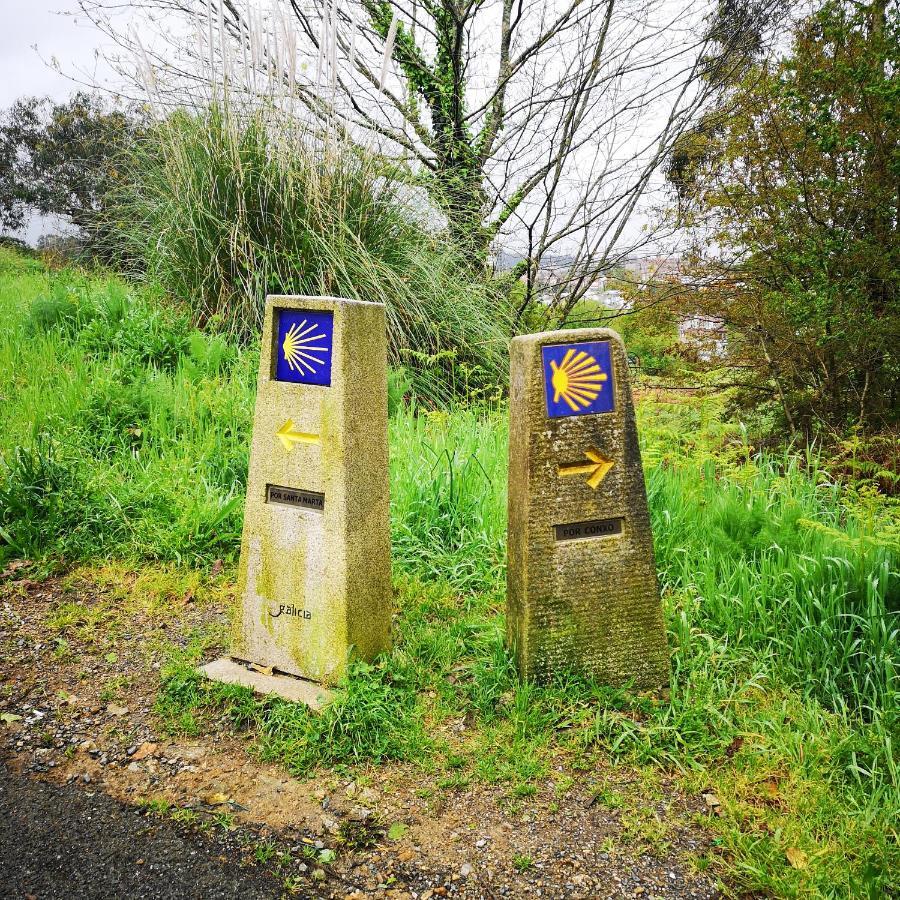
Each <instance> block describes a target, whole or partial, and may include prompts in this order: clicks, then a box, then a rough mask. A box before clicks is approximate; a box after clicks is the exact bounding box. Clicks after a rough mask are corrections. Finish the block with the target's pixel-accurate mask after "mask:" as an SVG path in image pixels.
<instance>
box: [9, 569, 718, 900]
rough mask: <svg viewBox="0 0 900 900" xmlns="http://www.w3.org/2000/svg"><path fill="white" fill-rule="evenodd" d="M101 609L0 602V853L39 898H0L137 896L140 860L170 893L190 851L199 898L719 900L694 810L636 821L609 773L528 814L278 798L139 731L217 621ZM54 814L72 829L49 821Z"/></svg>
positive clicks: (216, 752)
mask: <svg viewBox="0 0 900 900" xmlns="http://www.w3.org/2000/svg"><path fill="white" fill-rule="evenodd" d="M110 590H111V589H110V588H109V586H108V585H107V586H103V585H98V584H97V583H93V582H91V581H90V580H89V579H88V580H83V581H80V582H79V581H76V582H75V583H73V582H72V580H71V579H70V580H68V581H67V582H60V581H54V580H51V581H31V580H28V579H20V580H19V581H9V580H8V581H7V582H6V583H5V584H3V583H0V656H2V657H3V666H2V685H0V717H2V721H0V755H3V756H5V758H6V765H7V767H8V770H9V773H11V774H6V775H4V780H3V790H4V791H5V792H8V794H9V797H8V798H7V797H4V798H3V799H2V801H0V802H2V803H4V804H7V805H10V807H12V806H15V805H17V804H21V807H22V808H23V809H30V810H33V814H32V815H31V816H30V818H29V819H28V820H27V821H26V823H25V824H24V825H23V824H22V817H21V816H20V817H18V819H17V820H15V821H12V820H11V821H10V822H6V823H5V826H4V830H3V831H2V840H3V843H4V849H3V851H2V852H3V853H5V854H7V858H9V859H13V858H14V856H15V853H16V844H17V841H18V840H19V839H18V838H17V834H22V835H25V839H26V840H27V842H28V846H29V847H33V850H29V851H28V852H27V853H25V854H23V857H22V860H23V861H22V863H21V865H20V866H19V868H18V869H16V870H15V871H17V872H19V873H20V875H18V876H15V877H19V878H21V877H22V876H21V873H22V872H24V871H26V870H27V869H30V871H31V872H32V873H33V874H32V877H35V878H37V877H41V878H45V879H47V880H45V881H43V882H36V883H39V884H43V885H44V888H42V889H41V890H30V889H28V886H27V884H26V882H25V881H21V880H20V881H16V882H13V888H14V889H13V891H12V896H24V895H25V894H27V893H30V894H33V895H34V896H36V897H39V898H43V897H47V896H56V894H54V893H53V890H54V888H53V887H52V885H53V884H54V883H55V882H54V881H53V878H65V877H74V876H71V869H69V868H65V866H68V864H69V863H68V859H69V858H71V857H72V856H78V857H83V858H84V859H85V860H88V862H86V863H85V866H86V867H87V869H88V870H89V869H90V867H91V866H101V865H104V866H107V867H108V868H109V871H110V873H111V875H110V877H111V878H114V879H116V878H118V879H123V878H126V877H131V878H137V877H138V876H137V875H135V869H134V867H135V865H136V859H138V858H142V859H144V860H145V864H147V863H148V861H151V860H158V862H159V866H160V867H161V868H160V871H162V870H164V869H166V867H167V866H172V872H173V873H174V874H173V878H175V879H177V878H178V877H179V876H178V873H179V871H180V869H179V868H178V864H177V863H173V862H172V860H175V859H177V857H178V856H179V855H183V854H185V853H187V854H191V852H192V851H193V854H194V855H193V856H190V855H189V857H188V858H189V859H191V860H197V862H196V865H197V866H198V867H199V866H201V864H202V866H203V869H202V872H203V874H202V877H203V878H205V879H208V880H207V881H205V882H203V883H204V884H207V885H210V887H209V889H208V890H206V891H204V893H203V896H208V897H214V896H223V897H226V896H236V895H237V894H236V893H235V894H232V893H230V891H231V889H232V884H235V885H237V884H241V883H243V882H241V878H245V877H246V879H248V881H247V884H248V885H249V887H248V888H246V889H241V894H242V896H250V897H255V896H280V895H282V894H284V895H291V894H293V895H296V896H311V897H323V898H326V897H327V898H348V897H353V898H356V900H359V898H363V897H388V898H394V900H413V898H415V900H434V898H438V897H443V896H452V897H460V898H473V900H474V898H494V897H510V898H512V897H582V898H587V897H622V896H644V897H677V898H707V897H715V896H719V894H718V891H717V889H716V884H715V881H714V880H713V879H712V878H710V877H708V876H706V875H704V874H702V873H698V872H696V871H695V870H694V867H693V865H692V859H694V858H695V857H696V856H697V855H702V854H703V853H704V852H705V851H706V850H707V848H708V845H709V840H708V838H707V836H706V835H704V834H703V833H702V831H701V830H700V829H698V828H697V827H696V826H695V825H694V824H693V823H692V820H693V818H694V814H695V813H696V812H698V811H699V809H700V808H701V806H702V801H699V800H698V799H697V798H688V797H684V796H681V795H679V794H678V792H677V790H675V789H674V786H673V788H672V790H666V791H664V792H663V795H662V796H661V797H658V798H657V799H655V800H654V801H653V802H652V803H651V804H650V805H649V806H648V804H647V800H646V794H645V793H642V792H641V791H640V790H639V788H640V785H638V784H637V783H636V781H635V777H636V776H634V774H629V772H628V771H626V770H622V769H608V770H604V771H597V772H587V773H585V772H568V771H567V770H566V769H565V765H564V763H560V764H559V766H558V767H557V766H554V769H555V770H556V769H558V771H554V779H553V780H548V782H547V783H546V784H540V785H538V786H537V791H536V793H535V794H534V795H533V796H529V797H525V798H515V799H512V800H511V798H510V797H509V795H508V794H507V793H506V792H505V791H504V789H503V788H502V786H493V785H482V784H470V785H466V786H460V787H448V786H447V785H446V784H442V783H441V781H440V773H438V774H429V773H427V772H425V771H423V769H422V768H421V767H417V766H412V765H398V764H392V765H384V766H380V767H378V768H371V769H369V770H354V771H353V772H350V773H342V774H338V773H337V772H334V771H331V770H324V771H322V772H320V773H318V774H317V775H316V777H315V778H312V779H298V778H294V777H291V776H290V775H289V774H288V773H287V772H286V771H285V770H284V769H283V768H280V767H278V766H275V765H266V764H263V763H260V762H258V761H256V760H255V759H254V758H253V757H252V755H251V754H250V752H249V745H248V743H247V742H246V741H245V740H244V739H243V738H242V737H240V736H235V735H233V734H232V733H231V732H230V731H228V730H227V729H225V728H224V727H223V728H222V729H220V730H215V729H214V730H213V732H212V733H208V734H204V735H202V736H198V737H197V738H196V739H171V738H169V737H167V736H166V735H165V734H163V733H162V732H161V731H160V727H159V723H158V722H157V720H156V719H155V717H154V715H153V713H152V705H153V701H154V698H155V695H156V690H157V686H158V680H159V675H158V670H159V665H160V661H161V659H162V658H164V655H165V653H166V652H167V650H166V647H167V645H168V646H170V645H172V644H175V645H178V644H184V643H185V642H186V640H187V636H188V635H189V634H192V633H193V634H196V633H198V631H199V632H204V631H205V632H206V633H219V632H221V623H222V621H223V619H224V613H223V610H222V609H221V608H219V607H216V606H215V605H208V604H207V605H203V604H197V603H193V602H185V603H184V604H182V605H181V606H180V607H179V614H178V617H177V621H176V620H175V619H173V618H171V617H169V618H165V617H163V618H159V617H156V618H155V617H153V616H151V615H145V614H143V613H142V612H141V611H140V609H138V608H137V607H135V606H134V604H133V603H132V602H131V601H129V600H128V598H125V599H121V600H120V601H117V602H110V599H111V598H110V595H109V591H110ZM79 610H81V612H79ZM98 611H99V612H100V613H102V615H100V614H99V613H98ZM107 613H108V614H107ZM60 622H63V623H64V625H63V627H60V624H59V623H60ZM217 629H218V631H217ZM61 642H62V643H61ZM216 652H217V649H216V648H214V647H210V656H214V655H215V653H216ZM28 777H30V778H32V779H39V780H41V781H44V782H48V784H46V785H39V784H30V783H29V782H28V781H25V780H22V779H25V778H28ZM561 785H562V786H563V788H564V789H562V790H561V789H560V786H561ZM10 798H11V799H10ZM117 802H119V803H122V804H126V805H129V806H130V807H132V808H130V809H129V808H128V807H127V806H123V807H121V808H120V807H119V806H117V805H116V803H117ZM63 803H64V804H68V806H69V807H70V808H71V816H72V818H71V819H70V820H69V819H60V818H58V817H57V818H54V817H53V815H52V812H53V810H54V807H56V808H57V809H58V808H59V807H60V804H63ZM110 804H111V805H110ZM135 807H138V808H139V809H140V810H141V811H140V812H139V811H138V809H135ZM92 810H95V811H96V815H97V816H98V817H99V823H100V824H99V825H98V828H99V830H98V831H97V832H96V833H93V832H91V830H90V828H91V827H93V826H92V825H90V823H89V822H88V818H86V817H90V816H91V814H92V813H91V811H92ZM0 813H2V810H0ZM3 814H4V815H5V813H3ZM67 823H68V824H67ZM85 823H88V824H85ZM104 823H105V824H104ZM107 826H108V827H107ZM185 829H187V830H185ZM91 834H93V837H89V836H90V835H91ZM107 836H108V837H107ZM129 836H130V837H129ZM61 840H62V841H63V844H62V846H65V847H68V848H69V849H68V850H66V851H64V852H61V853H60V854H57V855H59V856H60V857H61V858H60V859H59V860H57V861H55V862H54V861H53V860H52V859H50V858H49V857H43V859H44V860H45V862H44V863H42V862H41V860H42V857H41V855H40V850H39V848H40V847H41V846H42V844H43V846H44V847H45V848H46V847H52V846H54V844H56V843H58V842H59V841H61ZM66 841H69V843H68V844H66ZM179 842H181V843H179ZM82 845H83V847H84V848H89V847H93V848H94V849H93V850H90V851H88V850H84V849H83V848H82ZM85 854H87V855H85ZM91 854H93V855H91ZM219 857H224V859H219ZM151 864H152V865H154V866H155V865H156V863H155V862H154V863H151ZM42 865H43V866H44V867H45V869H46V871H44V870H43V869H42V868H41V866H42ZM193 866H194V862H192V863H191V867H193ZM23 867H24V868H23ZM60 867H62V868H60ZM241 867H248V868H246V870H245V869H244V868H241ZM142 871H143V870H142ZM147 871H150V870H149V869H148V870H147ZM153 871H154V872H155V871H156V870H155V869H154V870H153ZM198 871H200V870H199V869H198ZM66 873H69V874H68V875H67V874H66ZM129 873H130V874H129ZM85 877H87V876H85ZM141 877H144V876H143V875H141ZM161 877H162V876H161ZM88 883H93V884H96V885H97V886H98V887H97V889H98V891H99V893H96V894H83V896H125V895H127V896H161V897H162V896H170V895H168V894H165V893H153V892H152V891H150V892H149V893H147V894H144V895H142V894H140V893H139V890H140V886H141V884H142V883H143V882H140V881H133V882H127V883H126V882H125V881H121V882H116V881H115V880H113V881H111V882H100V881H97V882H91V881H89V880H88V881H85V884H88ZM117 883H120V884H121V885H122V887H123V889H122V890H118V889H115V888H116V884H117ZM173 883H177V881H176V882H173ZM107 884H108V885H109V890H108V891H107V889H106V887H105V885H107ZM132 884H133V885H135V886H136V887H134V891H137V893H135V892H133V891H132V890H131V889H130V888H129V885H132ZM48 886H49V887H48ZM216 886H219V887H216ZM101 888H102V889H101ZM217 889H218V890H220V891H221V892H220V893H218V894H217V893H215V890H217ZM17 891H18V892H19V893H18V894H17V893H16V892H17ZM254 891H257V893H253V892H254ZM259 891H263V893H259ZM266 892H268V893H266ZM70 895H78V892H77V891H73V892H72V893H70ZM175 895H176V894H172V895H171V896H175ZM177 896H191V895H190V894H177Z"/></svg>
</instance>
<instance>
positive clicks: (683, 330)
mask: <svg viewBox="0 0 900 900" xmlns="http://www.w3.org/2000/svg"><path fill="white" fill-rule="evenodd" d="M678 340H679V342H680V343H681V344H684V345H685V346H688V347H690V348H691V349H693V350H694V352H695V353H696V354H697V358H698V359H700V360H703V361H704V362H711V361H712V360H714V359H720V358H721V357H723V356H724V355H725V353H726V351H727V350H728V337H727V334H726V330H725V322H724V320H723V319H720V318H719V317H718V316H704V315H701V314H699V313H695V314H693V315H690V316H684V317H682V319H681V320H680V321H679V322H678Z"/></svg>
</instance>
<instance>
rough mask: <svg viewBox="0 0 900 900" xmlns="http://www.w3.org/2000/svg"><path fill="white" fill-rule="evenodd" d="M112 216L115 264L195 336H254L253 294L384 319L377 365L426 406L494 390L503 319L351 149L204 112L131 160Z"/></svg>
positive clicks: (384, 179) (164, 127)
mask: <svg viewBox="0 0 900 900" xmlns="http://www.w3.org/2000/svg"><path fill="white" fill-rule="evenodd" d="M127 168H128V177H127V178H126V179H125V181H124V182H123V187H122V188H121V189H120V190H119V191H118V192H117V194H116V197H115V199H114V203H113V204H112V207H113V208H112V214H113V216H114V217H115V219H116V227H115V228H114V229H111V233H115V234H117V235H119V236H121V239H122V242H123V243H122V245H121V247H120V248H119V258H120V260H121V261H122V263H123V265H125V266H126V268H130V269H131V270H132V271H133V272H135V273H137V272H140V273H142V274H143V275H144V276H145V277H147V278H149V279H150V280H152V281H156V282H158V283H159V285H160V286H161V287H162V288H163V289H164V290H165V291H166V293H168V294H169V295H171V296H172V297H174V298H177V299H178V300H179V301H180V302H181V303H182V304H184V306H185V308H187V309H188V310H189V311H190V314H191V316H192V318H193V320H194V321H195V322H196V323H198V324H200V325H202V326H205V325H208V324H210V323H213V324H223V325H224V326H225V327H227V328H228V329H230V330H231V331H232V332H233V333H234V334H236V335H237V336H239V337H240V338H243V339H246V338H249V337H251V336H252V335H254V334H256V333H257V332H258V331H259V328H260V324H261V321H262V312H263V304H264V300H265V296H266V294H279V293H289V294H326V295H337V296H341V297H346V298H349V299H354V300H370V301H379V302H382V303H384V304H385V307H386V311H387V321H388V335H389V344H390V355H391V361H392V363H394V364H395V365H399V364H401V363H403V364H405V365H406V366H407V368H408V369H409V371H410V373H411V374H412V376H413V377H414V379H415V382H416V387H417V390H418V392H419V393H420V394H423V393H424V394H425V395H427V396H429V397H430V399H432V400H440V399H445V398H446V397H447V396H448V394H449V393H452V392H453V389H454V384H453V378H454V376H456V375H457V373H458V372H463V373H465V374H464V378H462V379H461V380H462V381H463V382H464V383H465V385H466V386H467V387H469V388H472V387H474V388H475V389H476V390H477V389H484V390H489V389H492V388H493V389H495V388H496V386H497V384H498V382H501V383H502V381H503V380H504V378H505V373H506V343H507V327H506V321H507V316H506V308H505V303H504V302H503V300H502V298H501V297H500V296H499V295H497V294H493V293H492V292H491V291H490V290H489V288H488V286H487V282H486V281H479V280H478V279H475V278H473V276H472V273H471V271H470V270H467V269H465V268H464V267H463V265H462V262H461V260H460V259H459V258H458V257H457V256H456V255H455V254H454V252H453V251H452V250H450V249H449V248H448V247H446V246H444V245H442V243H441V241H440V238H439V236H438V235H436V234H435V233H434V231H433V229H432V228H429V226H428V223H427V222H425V221H423V220H422V217H421V216H420V215H417V214H416V213H414V212H413V209H412V203H411V199H412V197H413V196H415V195H414V193H413V192H412V191H411V189H409V190H407V189H405V188H403V187H402V186H401V185H402V182H403V180H404V178H405V173H403V172H401V171H398V170H396V169H394V168H391V167H390V166H388V165H387V164H384V163H382V162H380V161H379V160H377V159H375V158H367V157H365V156H363V155H361V154H360V152H359V151H358V150H353V151H351V150H350V149H347V148H344V147H342V146H339V145H338V146H336V145H334V144H332V145H328V146H323V145H322V144H321V143H319V142H316V141H315V140H313V139H312V137H311V136H310V135H308V134H304V133H300V134H298V133H296V132H293V131H285V130H284V127H283V126H282V127H279V128H276V127H275V126H274V125H273V123H272V121H271V119H270V118H267V117H266V115H265V114H264V113H262V112H254V113H249V114H245V115H243V116H238V115H237V114H236V113H234V112H233V111H232V110H231V109H229V108H228V107H222V106H213V107H211V108H210V109H208V110H207V111H205V112H203V113H199V114H189V113H185V112H179V113H176V114H174V115H172V116H170V117H169V118H168V119H167V120H166V121H164V122H163V123H161V124H159V125H158V126H157V127H156V128H155V129H153V130H152V131H151V132H149V133H148V134H147V135H146V136H145V137H143V138H142V139H141V140H140V141H139V142H138V143H137V144H136V146H135V149H134V151H133V155H132V160H131V163H130V165H129V166H128V167H127Z"/></svg>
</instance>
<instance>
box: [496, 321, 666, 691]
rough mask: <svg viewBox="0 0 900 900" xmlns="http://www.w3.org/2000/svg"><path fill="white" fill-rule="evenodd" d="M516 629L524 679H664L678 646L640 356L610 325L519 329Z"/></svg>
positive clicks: (513, 537)
mask: <svg viewBox="0 0 900 900" xmlns="http://www.w3.org/2000/svg"><path fill="white" fill-rule="evenodd" d="M510 367H511V371H510V436H509V538H508V548H509V550H508V553H509V570H508V575H507V585H508V587H507V639H508V642H509V644H510V646H511V647H512V649H513V652H514V654H515V658H516V662H517V665H518V668H519V671H520V673H521V674H522V675H523V676H525V677H536V678H547V677H550V676H552V675H554V674H556V673H563V672H571V673H576V674H583V675H587V676H589V677H592V678H595V679H597V680H598V681H601V682H603V683H605V684H610V685H621V684H625V683H628V682H631V683H632V684H633V685H634V686H635V687H637V688H642V689H643V688H648V689H658V688H664V687H666V686H667V685H668V681H669V657H668V649H667V646H666V634H665V627H664V624H663V618H662V608H661V605H660V600H659V587H658V584H657V580H656V568H655V565H654V560H653V537H652V534H651V531H650V516H649V511H648V508H647V493H646V487H645V484H644V473H643V469H642V468H641V455H640V450H639V448H638V437H637V426H636V424H635V417H634V406H633V404H632V399H631V388H630V386H629V383H628V365H627V359H626V356H625V348H624V346H623V345H622V340H621V338H620V337H619V336H618V335H617V334H616V333H615V332H614V331H611V330H609V329H603V328H598V329H578V330H567V331H550V332H544V333H543V334H531V335H524V336H522V337H517V338H514V339H513V341H512V345H511V357H510Z"/></svg>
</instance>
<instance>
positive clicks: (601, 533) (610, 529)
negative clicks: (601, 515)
mask: <svg viewBox="0 0 900 900" xmlns="http://www.w3.org/2000/svg"><path fill="white" fill-rule="evenodd" d="M624 525H625V519H623V518H622V516H618V517H616V518H615V519H592V520H591V521H590V522H570V523H569V524H567V525H554V526H553V530H554V531H555V532H556V540H558V541H577V540H580V539H581V538H602V537H612V536H613V535H616V534H621V533H622V529H623V527H624Z"/></svg>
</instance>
